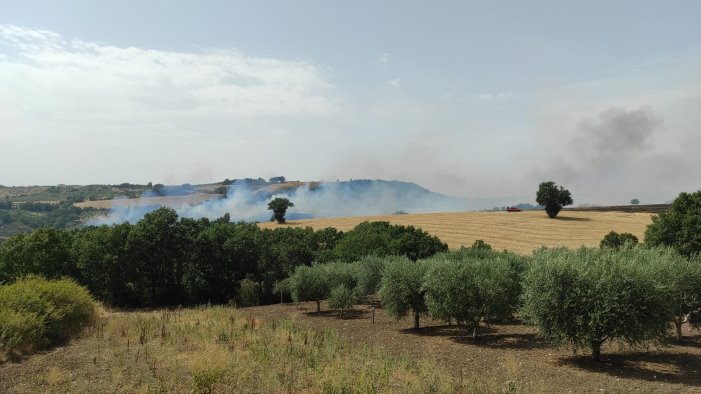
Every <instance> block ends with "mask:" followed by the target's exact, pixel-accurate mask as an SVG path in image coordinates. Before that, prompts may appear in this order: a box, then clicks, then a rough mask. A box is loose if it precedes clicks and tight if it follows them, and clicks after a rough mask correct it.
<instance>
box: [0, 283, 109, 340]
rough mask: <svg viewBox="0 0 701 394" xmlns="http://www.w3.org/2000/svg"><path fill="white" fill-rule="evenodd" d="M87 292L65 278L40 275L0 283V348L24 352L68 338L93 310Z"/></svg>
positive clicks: (86, 321) (93, 306)
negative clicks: (50, 278) (5, 283)
mask: <svg viewBox="0 0 701 394" xmlns="http://www.w3.org/2000/svg"><path fill="white" fill-rule="evenodd" d="M95 308H96V305H95V302H94V301H93V299H92V297H91V296H90V294H89V293H88V291H87V290H86V289H85V288H83V287H81V286H79V285H78V284H76V283H75V282H73V281H71V280H67V279H61V280H52V281H50V280H46V279H43V278H39V277H28V278H25V279H20V280H18V281H16V282H14V283H12V284H9V285H2V286H0V348H2V349H3V350H4V351H6V352H20V353H21V352H26V351H31V350H35V349H39V348H42V347H45V346H48V345H52V344H56V343H60V342H62V341H64V340H66V339H68V338H69V337H70V336H71V335H73V334H74V333H75V332H76V331H77V330H78V329H80V328H81V327H82V326H83V325H85V324H86V323H88V322H90V321H91V320H92V319H93V318H94V316H95V313H96V309H95Z"/></svg>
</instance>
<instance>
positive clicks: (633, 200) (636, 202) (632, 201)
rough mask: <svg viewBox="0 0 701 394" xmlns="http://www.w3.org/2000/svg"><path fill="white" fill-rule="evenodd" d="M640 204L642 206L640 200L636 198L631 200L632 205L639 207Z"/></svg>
mask: <svg viewBox="0 0 701 394" xmlns="http://www.w3.org/2000/svg"><path fill="white" fill-rule="evenodd" d="M638 204H640V200H639V199H637V198H634V199H632V200H630V205H638Z"/></svg>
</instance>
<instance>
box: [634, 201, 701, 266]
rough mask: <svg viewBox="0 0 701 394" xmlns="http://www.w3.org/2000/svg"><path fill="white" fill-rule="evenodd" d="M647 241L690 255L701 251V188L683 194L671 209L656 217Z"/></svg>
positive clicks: (648, 230)
mask: <svg viewBox="0 0 701 394" xmlns="http://www.w3.org/2000/svg"><path fill="white" fill-rule="evenodd" d="M645 243H646V244H648V245H653V246H656V245H667V246H671V247H673V248H675V249H676V250H678V251H679V252H680V253H681V254H683V255H686V256H691V255H693V254H695V253H701V190H699V191H697V192H694V193H680V194H679V196H678V197H677V198H676V199H675V200H674V201H673V202H672V205H671V206H670V207H669V209H667V210H666V211H664V212H660V213H659V214H657V215H655V216H653V217H652V223H651V224H650V225H649V226H648V227H647V231H646V232H645Z"/></svg>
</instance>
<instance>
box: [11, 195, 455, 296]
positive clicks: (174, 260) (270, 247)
mask: <svg viewBox="0 0 701 394" xmlns="http://www.w3.org/2000/svg"><path fill="white" fill-rule="evenodd" d="M447 249H448V247H447V245H446V244H445V243H443V242H441V241H440V240H439V239H438V238H436V237H434V236H430V235H429V234H427V233H426V232H424V231H422V230H420V229H416V228H414V227H412V226H408V227H404V226H394V225H390V224H389V223H387V222H373V223H369V222H365V223H361V224H359V225H358V226H357V227H356V228H355V229H353V230H351V231H348V232H346V233H343V232H339V231H337V230H335V229H333V228H326V229H322V230H318V231H314V230H313V229H311V228H294V227H280V228H276V229H274V230H270V229H260V228H259V227H258V226H257V225H256V224H253V223H231V222H230V221H229V218H228V216H226V215H225V216H224V217H223V218H221V219H217V220H208V219H190V218H179V217H178V215H177V214H176V212H175V211H174V210H172V209H168V208H161V209H158V210H156V211H153V212H151V213H149V214H147V215H146V216H145V217H144V218H143V219H142V220H140V221H139V222H137V223H135V224H130V223H124V224H119V225H114V226H100V227H83V228H77V229H68V230H64V229H57V228H52V227H44V228H40V229H38V230H35V231H33V232H29V233H24V234H20V235H17V236H14V237H12V238H9V239H8V240H6V241H5V242H4V243H3V244H2V245H0V283H10V282H12V281H14V280H16V279H17V278H22V277H24V276H27V275H41V276H43V277H46V278H49V279H53V278H61V277H70V278H73V279H74V280H76V281H77V282H78V283H80V284H82V285H84V286H86V287H87V288H88V289H89V290H90V292H91V293H92V294H93V295H94V296H95V297H96V298H97V299H99V300H101V301H103V302H105V303H107V304H108V305H113V306H126V307H144V306H149V307H153V306H171V305H193V304H202V303H207V302H211V303H226V302H229V301H232V300H235V299H239V300H240V299H245V300H255V302H261V303H269V302H273V301H275V300H279V297H276V296H275V295H274V294H273V288H274V286H275V284H276V283H277V282H279V281H282V280H283V279H285V278H287V277H288V276H289V275H290V274H291V273H292V272H293V271H294V269H295V268H296V267H298V266H302V265H310V264H311V263H312V262H315V261H316V262H328V261H334V260H338V261H354V260H357V259H358V258H359V256H362V255H365V254H375V255H378V256H386V255H405V256H408V257H409V258H411V259H420V258H426V257H429V256H431V255H433V254H435V253H437V252H443V251H447ZM251 293H257V294H251Z"/></svg>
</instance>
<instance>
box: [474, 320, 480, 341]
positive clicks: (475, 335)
mask: <svg viewBox="0 0 701 394" xmlns="http://www.w3.org/2000/svg"><path fill="white" fill-rule="evenodd" d="M478 326H479V322H478V323H475V324H474V325H473V326H472V339H473V340H474V339H476V338H477V328H478Z"/></svg>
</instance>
